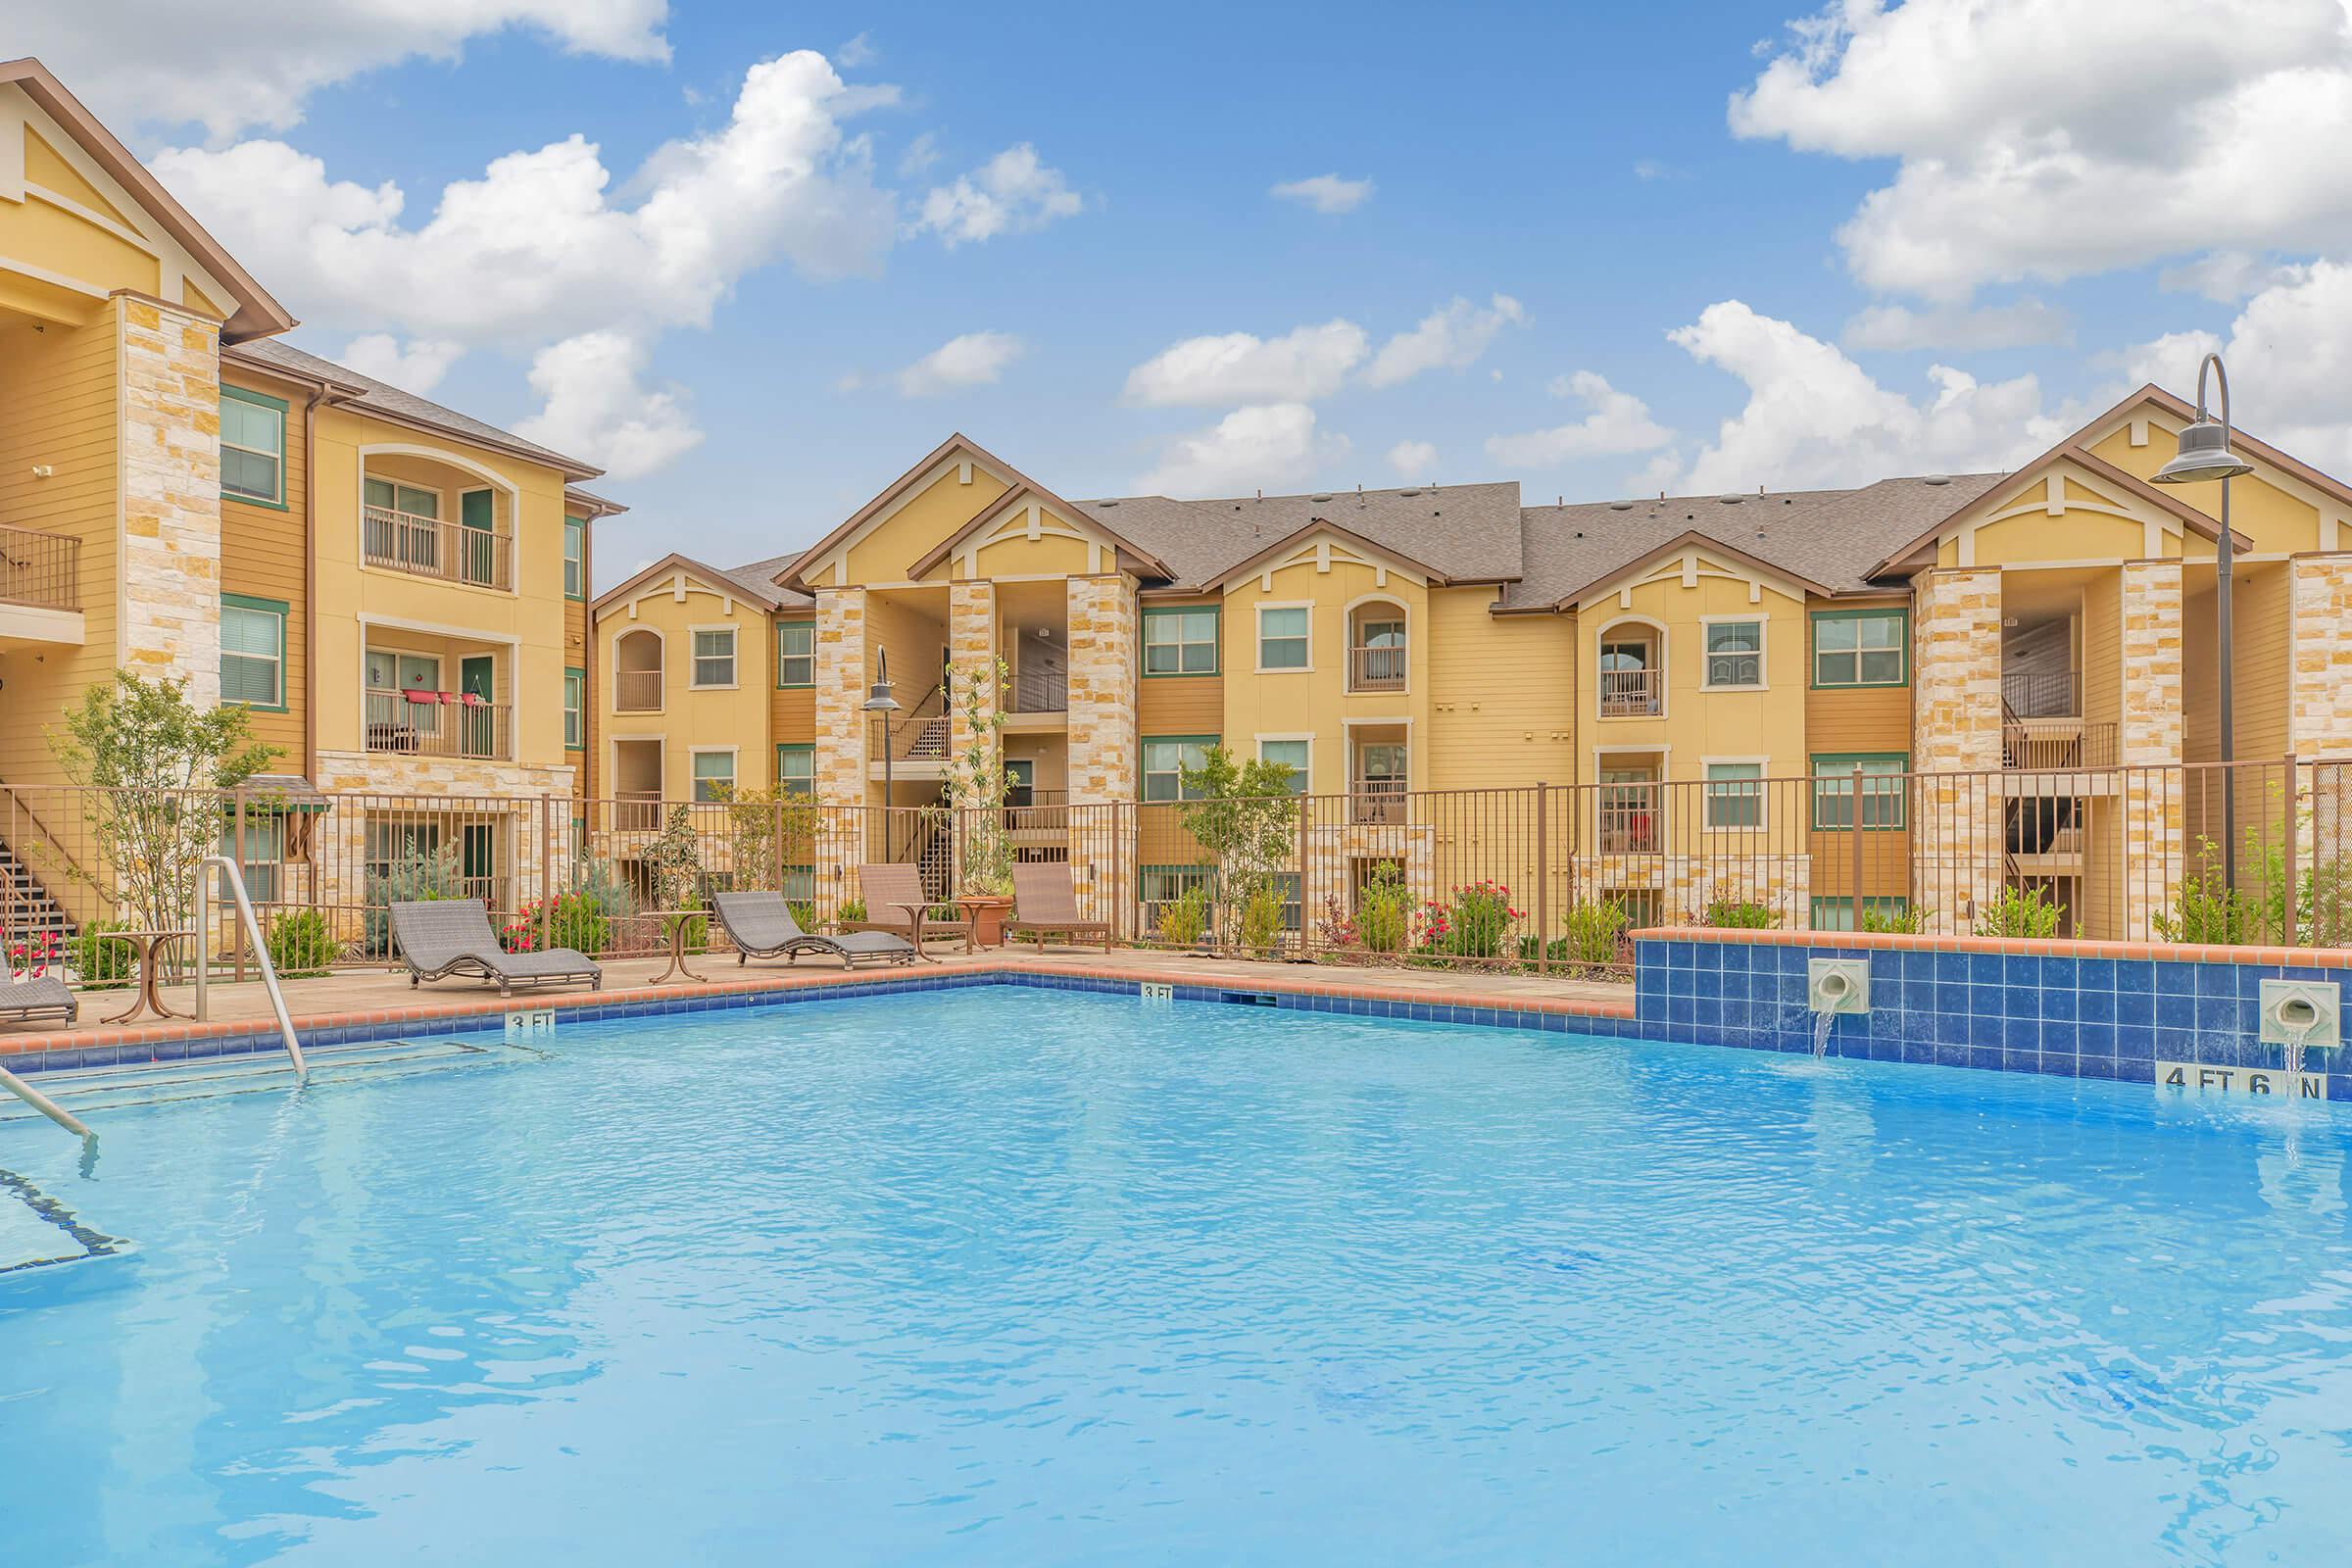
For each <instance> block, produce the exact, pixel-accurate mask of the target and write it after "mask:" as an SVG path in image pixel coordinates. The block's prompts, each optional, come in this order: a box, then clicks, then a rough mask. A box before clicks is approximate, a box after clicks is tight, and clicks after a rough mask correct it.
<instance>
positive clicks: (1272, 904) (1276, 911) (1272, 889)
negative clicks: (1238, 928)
mask: <svg viewBox="0 0 2352 1568" xmlns="http://www.w3.org/2000/svg"><path fill="white" fill-rule="evenodd" d="M1281 943H1282V890H1281V889H1280V888H1278V887H1276V886H1275V884H1274V879H1273V878H1272V877H1260V878H1258V879H1257V883H1256V885H1255V886H1254V887H1252V888H1251V889H1250V896H1249V897H1248V898H1247V899H1245V900H1243V901H1242V946H1243V947H1245V948H1248V949H1249V950H1250V952H1252V953H1271V952H1273V951H1274V949H1275V948H1277V947H1278V946H1280V945H1281Z"/></svg>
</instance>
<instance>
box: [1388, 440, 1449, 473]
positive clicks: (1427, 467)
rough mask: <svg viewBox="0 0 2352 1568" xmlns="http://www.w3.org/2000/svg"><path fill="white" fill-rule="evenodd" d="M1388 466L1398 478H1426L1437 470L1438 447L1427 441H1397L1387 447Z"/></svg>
mask: <svg viewBox="0 0 2352 1568" xmlns="http://www.w3.org/2000/svg"><path fill="white" fill-rule="evenodd" d="M1389 466H1390V467H1392V468H1394V469H1396V470H1397V477H1398V478H1400V479H1427V478H1431V477H1433V476H1434V475H1435V474H1436V473H1437V471H1438V449H1437V448H1436V447H1434V446H1432V445H1431V444H1430V443H1428V442H1427V441H1399V442H1397V444H1396V445H1395V446H1393V447H1391V448H1389Z"/></svg>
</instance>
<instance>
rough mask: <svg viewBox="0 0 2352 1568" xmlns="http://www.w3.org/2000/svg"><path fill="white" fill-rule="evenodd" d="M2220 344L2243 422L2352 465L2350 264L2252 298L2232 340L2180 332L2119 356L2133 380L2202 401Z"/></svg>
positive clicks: (2274, 440) (2310, 457)
mask: <svg viewBox="0 0 2352 1568" xmlns="http://www.w3.org/2000/svg"><path fill="white" fill-rule="evenodd" d="M2216 350H2218V351H2220V353H2221V355H2222V357H2223V359H2224V360H2225V361H2226V362H2227V363H2228V365H2229V393H2230V415H2231V417H2233V418H2234V419H2235V420H2236V422H2237V423H2239V424H2241V425H2243V426H2244V427H2245V428H2247V429H2249V430H2252V431H2254V432H2256V433H2257V434H2259V435H2261V437H2262V438H2263V439H2264V440H2266V441H2268V442H2270V443H2271V444H2272V445H2274V446H2278V447H2282V448H2284V449H2285V450H2286V451H2288V452H2291V453H2293V454H2294V455H2295V456H2296V457H2298V458H2301V459H2302V460H2303V461H2304V462H2306V463H2310V464H2313V465H2316V466H2319V467H2322V468H2326V469H2328V470H2330V471H2332V472H2337V473H2342V472H2346V471H2348V470H2352V264H2345V263H2341V262H2315V263H2313V264H2311V265H2310V266H2308V267H2299V268H2295V269H2292V270H2290V271H2289V272H2288V273H2287V275H2285V276H2284V277H2283V278H2281V279H2280V280H2279V281H2278V282H2276V283H2274V284H2272V286H2270V287H2269V288H2266V289H2264V290H2263V291H2262V292H2261V293H2259V294H2256V295H2255V296H2254V297H2253V298H2252V299H2250V300H2248V301H2246V303H2245V307H2244V309H2242V310H2241V311H2239V312H2238V315H2237V319H2235V320H2233V321H2231V322H2230V323H2229V335H2228V337H2227V338H2224V337H2221V336H2218V335H2216V334H2214V333H2211V332H2202V331H2189V332H2172V333H2167V334H2166V335H2165V336H2163V337H2160V338H2157V339H2156V340H2154V341H2153V342H2149V343H2143V344H2140V345H2138V346H2137V347H2135V348H2133V349H2131V350H2129V351H2127V352H2126V353H2125V354H2124V355H2123V356H2122V357H2121V359H2122V365H2123V368H2124V370H2125V372H2126V373H2127V374H2128V375H2129V376H2130V377H2131V381H2132V384H2134V385H2136V384H2138V383H2139V382H2141V381H2154V382H2155V383H2156V384H2157V385H2159V386H2162V387H2164V388H2166V389H2168V390H2170V391H2172V392H2174V393H2176V394H2178V395H2179V396H2180V397H2183V398H2194V397H2195V396H2196V388H2197V366H2198V364H2199V362H2200V361H2202V360H2203V358H2204V357H2205V355H2206V354H2208V353H2211V352H2214V351H2216Z"/></svg>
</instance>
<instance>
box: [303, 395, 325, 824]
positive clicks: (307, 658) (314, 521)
mask: <svg viewBox="0 0 2352 1568" xmlns="http://www.w3.org/2000/svg"><path fill="white" fill-rule="evenodd" d="M325 396H326V388H325V387H324V386H323V385H321V386H319V387H317V388H315V389H314V390H313V391H312V393H311V395H310V396H309V397H308V398H306V399H305V400H304V401H303V405H302V697H303V702H302V776H303V777H304V778H307V779H309V780H310V781H311V787H312V788H314V789H316V788H318V785H319V400H320V399H322V398H324V397H325Z"/></svg>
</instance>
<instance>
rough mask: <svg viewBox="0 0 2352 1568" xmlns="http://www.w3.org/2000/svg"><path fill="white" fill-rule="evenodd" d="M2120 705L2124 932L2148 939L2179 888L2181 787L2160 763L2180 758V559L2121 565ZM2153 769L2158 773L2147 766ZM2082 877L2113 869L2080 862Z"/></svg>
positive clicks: (2118, 743) (2118, 752)
mask: <svg viewBox="0 0 2352 1568" xmlns="http://www.w3.org/2000/svg"><path fill="white" fill-rule="evenodd" d="M2120 612H2121V614H2122V616H2123V628H2122V629H2123V642H2122V646H2123V665H2124V706H2123V718H2122V721H2121V722H2120V723H2118V725H2117V726H2116V758H2117V760H2118V761H2120V762H2122V763H2123V765H2124V767H2125V769H2126V771H2125V773H2124V775H2123V800H2122V806H2121V809H2122V813H2123V824H2122V825H2123V855H2124V863H2123V866H2122V867H2121V870H2122V874H2123V883H2124V890H2123V891H2124V898H2123V914H2124V935H2125V936H2126V937H2127V938H2128V939H2130V940H2132V941H2143V942H2144V941H2147V940H2149V939H2150V938H2152V937H2153V936H2154V935H2155V931H2154V926H2153V920H2152V917H2153V916H2155V915H2157V914H2161V913H2163V912H2165V911H2167V910H2169V909H2170V908H2172V907H2173V904H2174V901H2175V900H2176V899H2177V898H2178V896H2179V894H2180V871H2181V842H2180V840H2181V821H2182V805H2183V802H2182V799H2181V797H2182V795H2183V793H2184V792H2183V790H2182V788H2181V787H2180V784H2179V783H2177V782H2176V781H2175V780H2174V779H2173V777H2172V776H2171V775H2169V774H2167V773H2165V772H2163V771H2160V770H2161V769H2164V768H2167V767H2170V766H2172V765H2174V764H2176V763H2178V762H2179V761H2180V752H2181V743H2182V733H2181V711H2180V690H2181V687H2180V680H2181V664H2180V562H2178V561H2131V562H2127V563H2125V564H2124V567H2123V587H2122V594H2121V606H2120ZM2151 770H2158V771H2151ZM2083 869H2084V873H2085V874H2086V875H2088V876H2102V875H2105V876H2112V875H2114V874H2115V873H2116V869H2117V868H2115V867H2107V866H2100V865H2096V864H2092V865H2086V866H2085V867H2084V868H2083Z"/></svg>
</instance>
